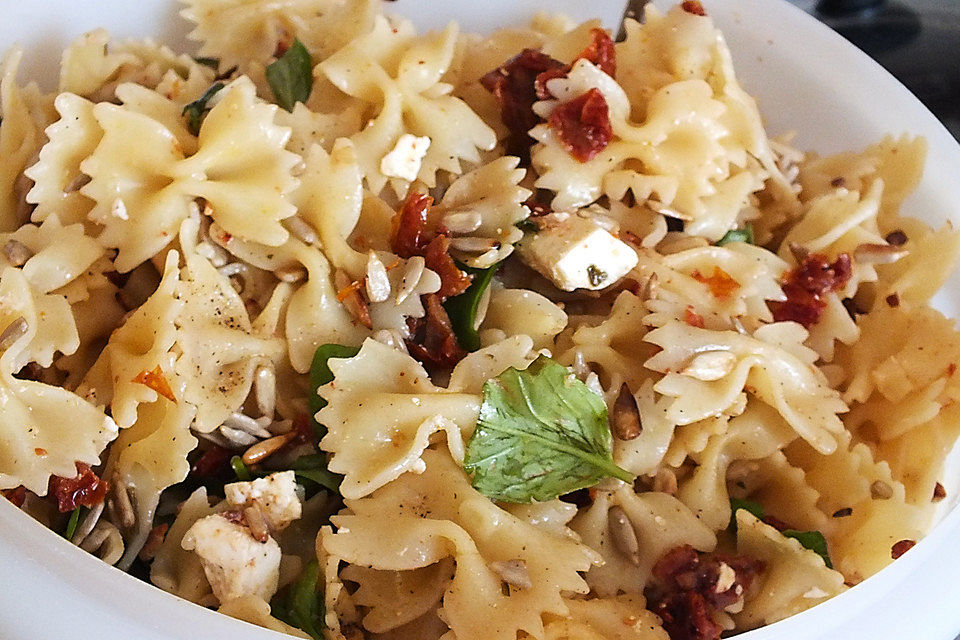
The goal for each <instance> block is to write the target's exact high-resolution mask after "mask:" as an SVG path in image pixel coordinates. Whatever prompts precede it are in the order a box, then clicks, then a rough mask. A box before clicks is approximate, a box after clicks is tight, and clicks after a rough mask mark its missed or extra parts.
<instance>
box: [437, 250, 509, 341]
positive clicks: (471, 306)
mask: <svg viewBox="0 0 960 640" xmlns="http://www.w3.org/2000/svg"><path fill="white" fill-rule="evenodd" d="M501 264H502V263H500V262H498V263H496V264H495V265H493V266H491V267H488V268H486V269H471V268H470V267H466V266H464V265H460V264H458V265H457V266H458V267H459V268H460V269H462V270H464V271H466V272H467V273H469V274H470V275H472V276H473V282H472V283H471V284H470V286H469V287H468V288H467V290H466V291H464V292H463V293H461V294H460V295H458V296H454V297H452V298H450V299H449V300H447V301H446V302H444V303H443V308H444V309H445V310H446V311H447V315H448V316H450V324H451V325H452V326H453V333H454V334H455V335H456V336H457V342H459V343H460V346H461V347H462V348H463V349H464V350H466V351H476V350H477V349H479V348H480V335H479V334H478V333H477V330H476V329H475V328H474V324H475V323H476V319H477V309H478V308H479V306H480V299H481V298H483V292H484V291H486V290H487V289H488V288H489V287H490V283H491V282H493V276H494V274H495V273H496V272H497V269H499V268H500V265H501Z"/></svg>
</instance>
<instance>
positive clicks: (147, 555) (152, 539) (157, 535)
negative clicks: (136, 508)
mask: <svg viewBox="0 0 960 640" xmlns="http://www.w3.org/2000/svg"><path fill="white" fill-rule="evenodd" d="M169 528H170V525H168V524H166V523H164V524H159V525H157V526H155V527H154V528H153V529H151V530H150V535H148V536H147V541H146V543H145V544H144V545H143V548H142V549H140V553H139V554H137V557H138V558H140V559H141V560H143V561H144V562H149V561H150V560H153V557H154V556H155V555H157V551H159V550H160V545H162V544H163V539H164V538H166V537H167V530H168V529H169Z"/></svg>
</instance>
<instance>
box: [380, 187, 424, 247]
mask: <svg viewBox="0 0 960 640" xmlns="http://www.w3.org/2000/svg"><path fill="white" fill-rule="evenodd" d="M431 206H433V198H431V197H430V196H428V195H427V194H425V193H417V192H416V191H414V192H411V193H410V194H409V195H408V196H407V197H406V199H405V200H404V201H403V204H402V205H401V206H400V211H398V212H397V214H396V215H395V216H394V217H393V230H392V233H391V235H390V246H391V247H393V250H394V251H395V252H396V254H397V255H398V256H400V257H402V258H410V257H412V256H420V255H423V251H424V250H425V249H426V248H427V244H429V242H430V238H429V237H428V233H427V213H429V211H430V207H431Z"/></svg>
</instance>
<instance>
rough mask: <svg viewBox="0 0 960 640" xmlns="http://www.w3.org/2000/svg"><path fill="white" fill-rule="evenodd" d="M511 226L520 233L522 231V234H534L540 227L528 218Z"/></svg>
mask: <svg viewBox="0 0 960 640" xmlns="http://www.w3.org/2000/svg"><path fill="white" fill-rule="evenodd" d="M513 226H515V227H516V228H517V229H520V231H523V232H524V233H536V232H537V231H540V227H539V226H538V225H537V223H536V222H534V221H533V220H531V219H530V218H524V219H523V220H521V221H520V222H518V223H516V224H515V225H513Z"/></svg>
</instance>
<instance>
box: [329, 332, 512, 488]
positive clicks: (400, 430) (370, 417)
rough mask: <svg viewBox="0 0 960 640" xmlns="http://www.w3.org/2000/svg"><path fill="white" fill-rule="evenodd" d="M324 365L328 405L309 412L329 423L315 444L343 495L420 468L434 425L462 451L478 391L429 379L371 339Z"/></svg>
mask: <svg viewBox="0 0 960 640" xmlns="http://www.w3.org/2000/svg"><path fill="white" fill-rule="evenodd" d="M511 364H512V363H510V364H507V366H510V365H511ZM329 366H330V370H331V371H332V372H333V374H334V380H333V382H331V383H330V384H328V385H326V386H324V387H321V388H320V393H321V395H322V396H323V398H324V399H325V400H326V401H327V406H326V407H324V408H323V409H322V410H321V411H320V412H319V413H318V414H317V416H316V417H317V421H318V422H319V423H320V424H322V425H324V426H326V427H327V429H328V433H327V435H326V436H324V438H323V440H321V442H320V447H321V448H322V449H324V450H325V451H329V452H331V453H332V454H333V457H332V458H331V459H330V470H331V471H334V472H336V473H342V474H344V479H343V483H342V484H341V486H340V492H341V493H342V494H343V496H344V497H346V498H349V499H356V498H361V497H363V496H365V495H368V494H369V493H371V492H373V491H375V490H376V489H378V488H380V487H382V486H384V485H385V484H387V483H388V482H391V481H393V480H395V479H396V478H398V477H400V476H401V475H402V474H403V473H405V472H407V471H412V472H413V473H423V471H424V469H425V466H424V464H425V463H424V461H423V460H422V459H421V456H422V455H423V453H424V450H425V449H426V448H427V447H428V446H429V445H430V438H431V436H433V434H434V433H436V432H439V431H443V432H445V433H446V440H447V446H448V447H449V448H450V451H451V453H453V454H454V456H455V457H456V458H457V459H460V460H462V459H463V446H464V445H463V440H464V437H465V436H466V435H469V432H471V431H472V429H473V427H474V425H475V424H476V422H477V415H478V414H479V412H480V396H479V395H478V394H477V392H472V393H457V392H447V390H446V389H441V388H438V387H435V386H434V385H433V384H432V383H431V382H430V379H429V377H428V376H427V372H426V371H425V370H424V369H423V366H422V365H420V363H418V362H417V361H416V360H414V359H413V358H411V357H410V356H408V355H407V354H406V353H404V352H401V351H398V350H396V349H393V348H391V347H388V346H386V345H384V344H381V343H379V342H377V341H375V340H371V339H368V340H366V341H365V342H364V343H363V346H362V347H361V349H360V352H359V353H358V354H357V355H356V356H355V357H353V358H350V359H347V360H340V359H333V360H331V361H330V365H329ZM498 373H499V372H498Z"/></svg>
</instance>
